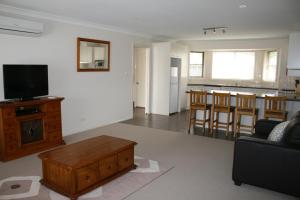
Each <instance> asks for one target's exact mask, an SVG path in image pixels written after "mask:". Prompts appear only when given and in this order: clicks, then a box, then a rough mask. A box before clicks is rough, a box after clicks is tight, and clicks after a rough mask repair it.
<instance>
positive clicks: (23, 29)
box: [0, 16, 44, 37]
mask: <svg viewBox="0 0 300 200" xmlns="http://www.w3.org/2000/svg"><path fill="white" fill-rule="evenodd" d="M43 29H44V26H43V24H42V23H38V22H33V21H29V20H23V19H17V18H12V17H6V16H0V33H4V34H12V35H22V36H29V37H38V36H40V35H41V34H42V33H43Z"/></svg>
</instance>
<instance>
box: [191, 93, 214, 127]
mask: <svg viewBox="0 0 300 200" xmlns="http://www.w3.org/2000/svg"><path fill="white" fill-rule="evenodd" d="M197 111H203V119H197ZM207 111H208V118H206V114H207ZM210 113H211V104H207V91H192V90H191V91H190V117H189V129H188V133H190V129H191V126H192V125H193V126H195V124H198V125H202V126H203V131H205V124H206V123H208V129H210Z"/></svg>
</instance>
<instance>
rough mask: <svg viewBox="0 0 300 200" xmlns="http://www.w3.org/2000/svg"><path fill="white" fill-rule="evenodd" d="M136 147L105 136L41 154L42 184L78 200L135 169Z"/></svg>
mask: <svg viewBox="0 0 300 200" xmlns="http://www.w3.org/2000/svg"><path fill="white" fill-rule="evenodd" d="M136 144H137V143H136V142H133V141H129V140H125V139H120V138H115V137H111V136H106V135H102V136H98V137H95V138H91V139H87V140H84V141H81V142H78V143H74V144H70V145H66V146H63V147H60V148H57V149H54V150H51V151H48V152H44V153H41V154H39V157H40V158H41V159H42V164H43V179H42V180H41V183H42V184H43V185H45V186H47V187H49V188H51V189H52V190H54V191H56V192H58V193H61V194H63V195H65V196H68V197H70V199H72V200H75V199H77V198H78V196H80V195H82V194H84V193H87V192H89V191H91V190H93V189H95V188H96V187H99V186H101V185H103V184H105V183H107V182H109V181H111V180H113V179H115V178H117V177H119V176H121V175H123V174H125V173H126V172H128V171H130V170H131V169H133V168H135V165H134V145H136Z"/></svg>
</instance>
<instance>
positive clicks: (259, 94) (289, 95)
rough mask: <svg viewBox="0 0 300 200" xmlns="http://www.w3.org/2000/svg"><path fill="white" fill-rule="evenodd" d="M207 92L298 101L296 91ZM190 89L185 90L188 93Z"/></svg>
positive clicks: (299, 99)
mask: <svg viewBox="0 0 300 200" xmlns="http://www.w3.org/2000/svg"><path fill="white" fill-rule="evenodd" d="M194 91H203V90H194ZM206 91H207V92H208V94H210V95H211V94H212V93H213V92H220V93H230V95H231V96H236V95H237V93H239V94H246V95H252V94H256V98H264V97H265V96H266V95H267V96H287V100H288V101H300V94H296V93H290V92H287V91H283V92H278V91H274V92H271V91H268V92H265V91H255V92H243V91H235V90H206ZM189 92H190V91H187V93H189Z"/></svg>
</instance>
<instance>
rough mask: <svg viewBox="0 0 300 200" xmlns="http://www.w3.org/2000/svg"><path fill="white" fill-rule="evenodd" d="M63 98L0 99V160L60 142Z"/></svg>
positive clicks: (26, 153)
mask: <svg viewBox="0 0 300 200" xmlns="http://www.w3.org/2000/svg"><path fill="white" fill-rule="evenodd" d="M63 99H64V98H62V97H55V98H53V97H52V98H48V97H41V98H39V99H33V100H27V101H7V102H9V103H7V102H0V160H1V161H7V160H12V159H16V158H19V157H22V156H25V155H28V154H32V153H36V152H39V151H43V150H46V149H49V148H53V147H55V146H58V145H62V144H64V141H63V139H62V123H61V101H62V100H63Z"/></svg>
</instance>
